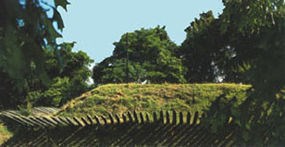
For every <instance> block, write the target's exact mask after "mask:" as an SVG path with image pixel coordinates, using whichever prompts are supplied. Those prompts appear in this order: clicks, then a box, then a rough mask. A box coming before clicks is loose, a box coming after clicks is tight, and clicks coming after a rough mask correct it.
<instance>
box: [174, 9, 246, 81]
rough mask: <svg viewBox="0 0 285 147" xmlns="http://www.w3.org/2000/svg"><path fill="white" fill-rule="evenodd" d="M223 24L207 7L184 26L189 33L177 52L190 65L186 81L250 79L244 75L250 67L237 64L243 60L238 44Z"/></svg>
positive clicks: (186, 65)
mask: <svg viewBox="0 0 285 147" xmlns="http://www.w3.org/2000/svg"><path fill="white" fill-rule="evenodd" d="M222 24H223V22H222V21H221V20H220V19H219V18H215V17H214V15H213V13H212V11H208V12H207V13H202V14H200V18H199V19H195V21H193V22H192V23H191V25H190V26H189V27H187V28H186V29H185V31H186V33H187V37H186V39H185V41H184V42H183V43H182V45H181V47H180V49H179V52H178V54H179V55H180V56H181V57H182V59H183V65H184V66H185V67H186V68H187V73H186V77H187V81H189V82H217V81H221V80H222V81H223V82H247V78H246V76H244V72H245V71H246V70H247V69H242V68H237V64H238V63H239V61H240V60H239V58H237V56H236V48H235V46H233V45H232V43H231V42H230V38H229V36H228V34H227V33H223V32H222V30H221V25H222Z"/></svg>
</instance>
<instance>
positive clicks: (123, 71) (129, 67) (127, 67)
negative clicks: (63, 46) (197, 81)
mask: <svg viewBox="0 0 285 147" xmlns="http://www.w3.org/2000/svg"><path fill="white" fill-rule="evenodd" d="M114 45H115V49H114V51H113V55H112V56H111V57H108V58H106V59H105V60H104V61H102V62H101V63H99V64H97V65H96V66H95V67H94V69H93V79H94V81H95V82H96V83H97V84H103V83H122V82H136V81H142V80H146V79H147V80H150V81H151V82H154V83H162V82H171V83H175V82H177V83H181V82H185V79H184V77H183V74H184V71H185V70H184V68H183V66H182V64H181V60H180V59H178V58H177V57H176V56H175V52H176V50H177V46H176V45H175V43H173V42H172V41H171V40H170V39H169V37H168V35H167V33H166V31H165V27H159V26H158V27H156V28H153V29H141V30H136V31H135V32H132V33H126V34H124V35H123V36H122V37H121V39H120V41H119V42H115V43H114Z"/></svg>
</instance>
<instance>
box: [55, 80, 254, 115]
mask: <svg viewBox="0 0 285 147" xmlns="http://www.w3.org/2000/svg"><path fill="white" fill-rule="evenodd" d="M249 87H250V86H249V85H240V84H212V83H209V84H146V85H141V84H134V83H132V84H107V85H102V86H100V87H97V88H95V89H93V90H92V91H91V92H90V93H89V95H88V96H87V97H86V98H84V99H82V98H81V99H78V100H76V99H75V100H73V102H70V103H67V104H66V106H65V109H64V110H63V111H62V112H61V113H60V114H59V115H64V116H85V115H87V114H91V115H106V114H107V113H108V112H109V113H111V114H118V113H119V114H120V113H124V112H126V111H133V110H136V111H140V112H153V111H160V110H166V111H169V110H176V111H190V112H194V111H203V110H206V109H207V108H208V107H209V106H210V104H211V102H212V101H213V100H214V99H215V98H216V97H218V96H219V95H221V94H225V95H226V97H227V98H228V99H230V98H232V97H233V96H235V97H237V98H238V99H239V101H242V100H243V99H244V98H245V97H246V92H245V91H246V89H248V88H249Z"/></svg>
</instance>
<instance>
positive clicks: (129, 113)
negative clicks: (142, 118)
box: [127, 111, 134, 122]
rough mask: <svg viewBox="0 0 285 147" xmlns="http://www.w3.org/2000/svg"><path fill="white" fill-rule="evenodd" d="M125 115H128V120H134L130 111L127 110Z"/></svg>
mask: <svg viewBox="0 0 285 147" xmlns="http://www.w3.org/2000/svg"><path fill="white" fill-rule="evenodd" d="M127 115H128V118H129V121H130V122H134V121H133V117H132V114H131V112H130V111H128V113H127Z"/></svg>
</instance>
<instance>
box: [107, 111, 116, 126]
mask: <svg viewBox="0 0 285 147" xmlns="http://www.w3.org/2000/svg"><path fill="white" fill-rule="evenodd" d="M108 116H109V119H110V123H111V124H114V123H115V121H114V118H113V116H112V114H111V113H108Z"/></svg>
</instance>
